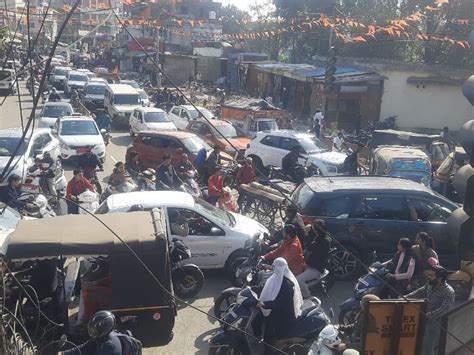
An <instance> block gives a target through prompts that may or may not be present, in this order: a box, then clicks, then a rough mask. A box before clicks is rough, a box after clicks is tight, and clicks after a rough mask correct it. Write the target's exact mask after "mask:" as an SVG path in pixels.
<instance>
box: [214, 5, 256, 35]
mask: <svg viewBox="0 0 474 355" xmlns="http://www.w3.org/2000/svg"><path fill="white" fill-rule="evenodd" d="M219 12H220V16H221V22H222V32H223V33H237V32H240V31H242V30H244V29H247V28H248V27H247V26H243V24H244V23H246V22H249V23H250V22H251V19H252V17H251V16H250V14H249V13H248V12H246V11H243V10H240V9H239V8H238V7H237V6H235V5H227V6H223V7H221V9H220V11H219Z"/></svg>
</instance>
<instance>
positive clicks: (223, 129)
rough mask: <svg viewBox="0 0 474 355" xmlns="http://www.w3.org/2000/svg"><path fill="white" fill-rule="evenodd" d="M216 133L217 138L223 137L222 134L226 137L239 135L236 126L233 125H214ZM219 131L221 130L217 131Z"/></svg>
mask: <svg viewBox="0 0 474 355" xmlns="http://www.w3.org/2000/svg"><path fill="white" fill-rule="evenodd" d="M212 130H213V132H214V135H215V136H216V137H217V138H222V136H224V137H226V138H235V137H237V131H236V130H235V128H234V126H232V125H230V124H229V125H219V126H214V127H213V128H212ZM217 131H219V132H220V134H219V132H217Z"/></svg>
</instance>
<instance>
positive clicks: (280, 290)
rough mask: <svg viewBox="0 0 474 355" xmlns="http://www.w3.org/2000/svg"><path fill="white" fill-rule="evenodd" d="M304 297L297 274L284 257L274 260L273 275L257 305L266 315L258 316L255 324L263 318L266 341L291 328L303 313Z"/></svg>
mask: <svg viewBox="0 0 474 355" xmlns="http://www.w3.org/2000/svg"><path fill="white" fill-rule="evenodd" d="M302 305H303V297H302V296H301V291H300V287H299V285H298V281H297V280H296V278H295V275H293V273H292V272H291V271H290V268H289V267H288V263H287V261H286V260H285V259H284V258H276V259H275V260H274V261H273V275H272V276H270V278H269V279H268V280H267V281H266V282H265V285H264V286H263V290H262V293H261V294H260V298H259V301H258V303H257V305H256V307H257V308H259V309H260V310H261V311H262V313H261V314H263V316H264V317H265V319H264V320H263V319H262V318H263V317H262V316H260V315H259V316H257V318H256V319H255V321H254V322H256V323H254V325H257V326H258V324H259V323H260V324H261V322H262V320H263V322H264V323H265V325H266V326H265V334H264V339H265V341H267V342H269V341H272V340H273V339H275V338H277V339H278V338H282V337H283V336H284V335H285V334H287V333H288V331H289V330H290V327H291V324H292V322H293V321H295V320H296V318H298V317H299V316H300V314H301V306H302Z"/></svg>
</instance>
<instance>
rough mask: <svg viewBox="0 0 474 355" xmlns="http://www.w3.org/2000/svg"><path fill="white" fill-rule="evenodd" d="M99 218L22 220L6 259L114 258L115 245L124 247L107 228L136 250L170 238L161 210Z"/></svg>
mask: <svg viewBox="0 0 474 355" xmlns="http://www.w3.org/2000/svg"><path fill="white" fill-rule="evenodd" d="M96 217H97V219H96V218H94V217H92V216H89V215H65V216H58V217H54V218H45V219H35V220H22V221H20V222H19V223H18V225H17V227H16V229H15V231H14V232H13V233H12V234H11V235H10V238H9V240H8V241H7V244H8V246H7V255H6V256H7V258H8V259H9V260H29V259H48V258H55V257H59V256H64V257H67V256H95V255H112V254H114V252H115V250H116V247H115V245H116V244H122V243H121V242H120V240H118V239H117V238H116V237H115V235H114V234H113V233H112V232H111V231H110V230H109V229H108V228H107V227H106V226H108V227H109V228H110V229H112V230H113V231H114V232H115V233H117V235H118V236H119V237H120V238H121V239H122V240H123V241H125V242H126V243H127V244H129V245H130V246H131V247H132V248H133V246H136V245H138V244H140V245H147V244H150V245H151V244H153V243H154V242H155V240H156V238H166V227H165V226H164V225H163V223H164V222H163V219H162V216H161V210H158V209H155V210H154V211H152V212H130V213H114V214H106V215H97V216H96ZM101 222H102V223H103V224H102V223H101ZM104 224H105V225H104ZM144 250H146V248H145V249H144Z"/></svg>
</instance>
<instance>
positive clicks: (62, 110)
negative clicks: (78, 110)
mask: <svg viewBox="0 0 474 355" xmlns="http://www.w3.org/2000/svg"><path fill="white" fill-rule="evenodd" d="M72 114H74V109H73V108H72V106H71V104H70V103H69V102H46V103H45V104H44V106H43V109H42V110H41V113H40V114H39V126H40V127H47V128H53V127H54V124H55V123H56V121H57V120H58V118H61V117H64V116H70V115H72Z"/></svg>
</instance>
